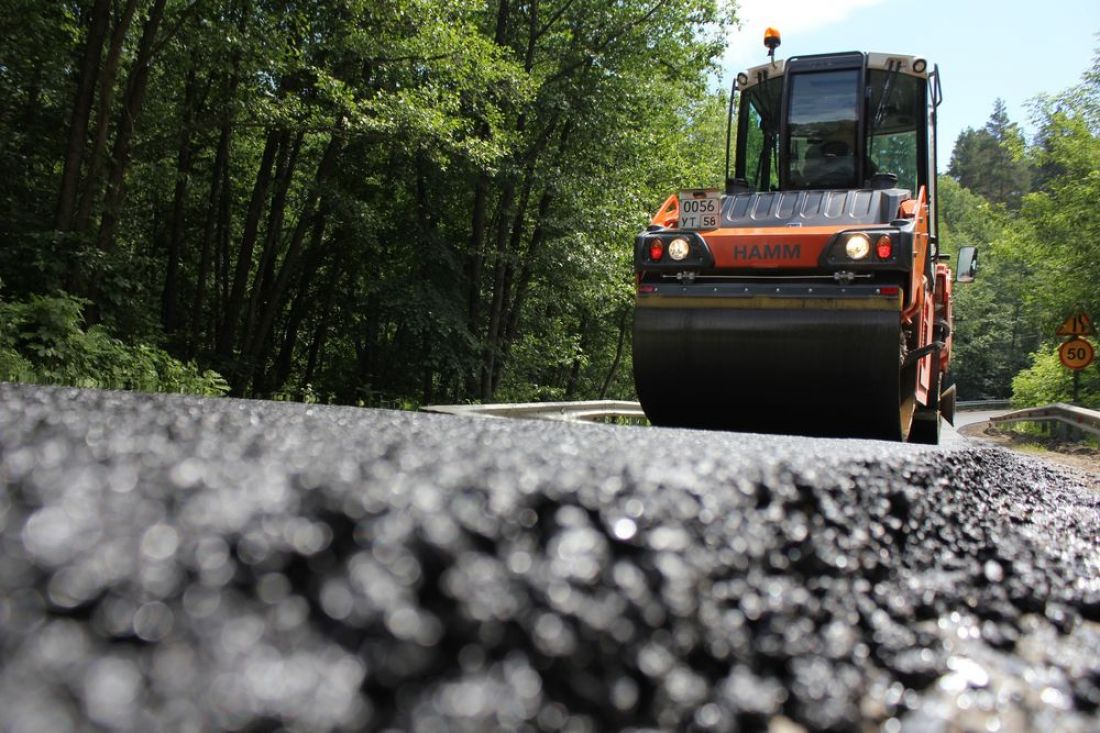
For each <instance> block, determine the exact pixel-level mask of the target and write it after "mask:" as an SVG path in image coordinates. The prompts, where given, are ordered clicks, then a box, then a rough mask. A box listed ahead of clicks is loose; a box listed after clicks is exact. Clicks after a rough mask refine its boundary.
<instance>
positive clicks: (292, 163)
mask: <svg viewBox="0 0 1100 733" xmlns="http://www.w3.org/2000/svg"><path fill="white" fill-rule="evenodd" d="M304 137H305V133H304V132H299V133H298V134H297V136H296V137H295V139H294V142H293V143H291V141H290V133H285V134H284V135H283V137H282V140H280V146H281V149H280V153H279V160H278V162H277V163H276V166H275V193H274V196H272V199H271V210H270V212H269V213H268V222H267V234H266V236H265V237H264V248H263V252H262V253H261V255H260V266H259V269H258V271H257V273H256V280H255V282H254V283H253V286H252V294H251V296H250V297H249V302H248V329H247V330H246V331H245V333H244V337H245V339H244V340H245V344H244V348H243V350H244V351H248V350H249V347H250V344H249V338H250V335H251V334H253V333H255V331H256V325H257V319H258V318H259V316H260V312H261V310H262V309H263V307H264V305H265V304H266V303H267V300H268V298H269V297H270V291H271V288H272V287H273V285H274V282H275V261H276V259H277V255H278V250H279V243H280V241H281V240H282V237H283V222H284V220H285V218H286V200H287V194H288V193H289V191H290V183H291V181H292V180H293V178H294V172H295V170H296V168H297V166H298V152H299V151H300V150H301V147H302V139H303V138H304Z"/></svg>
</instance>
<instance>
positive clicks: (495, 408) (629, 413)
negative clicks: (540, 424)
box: [420, 400, 645, 422]
mask: <svg viewBox="0 0 1100 733" xmlns="http://www.w3.org/2000/svg"><path fill="white" fill-rule="evenodd" d="M420 411H421V412H435V413H441V414H446V415H480V416H483V417H511V418H526V419H529V420H563V421H566V422H599V421H602V420H609V419H613V418H619V417H625V418H630V419H635V420H638V419H641V420H644V419H645V413H644V412H642V406H641V405H640V404H638V403H637V402H627V401H625V400H591V401H588V402H520V403H514V404H488V405H426V406H424V407H421V408H420Z"/></svg>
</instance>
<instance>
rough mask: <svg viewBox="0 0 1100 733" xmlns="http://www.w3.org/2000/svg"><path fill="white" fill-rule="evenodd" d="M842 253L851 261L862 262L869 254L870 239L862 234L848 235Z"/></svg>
mask: <svg viewBox="0 0 1100 733" xmlns="http://www.w3.org/2000/svg"><path fill="white" fill-rule="evenodd" d="M844 252H845V254H847V255H848V257H850V258H851V259H853V260H862V259H864V258H865V257H867V255H869V254H871V238H870V237H868V236H867V235H866V234H863V233H862V232H857V233H855V234H850V235H848V240H847V241H846V242H845V243H844Z"/></svg>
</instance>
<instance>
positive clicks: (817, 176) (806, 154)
mask: <svg viewBox="0 0 1100 733" xmlns="http://www.w3.org/2000/svg"><path fill="white" fill-rule="evenodd" d="M859 75H860V72H859V69H845V70H842V71H826V72H816V73H809V74H796V75H794V76H793V77H792V78H791V90H790V95H791V101H790V112H789V118H788V120H787V131H788V138H787V151H786V152H787V161H788V165H789V180H790V183H791V188H816V189H820V188H835V189H840V188H856V187H858V186H859V183H860V181H859V180H857V179H858V176H857V171H856V152H857V151H856V141H857V139H858V135H859V91H860V83H859Z"/></svg>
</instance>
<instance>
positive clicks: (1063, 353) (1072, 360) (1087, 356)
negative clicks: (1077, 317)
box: [1058, 338, 1096, 370]
mask: <svg viewBox="0 0 1100 733" xmlns="http://www.w3.org/2000/svg"><path fill="white" fill-rule="evenodd" d="M1095 356H1096V353H1095V351H1093V348H1092V344H1090V343H1089V342H1088V341H1085V340H1084V339H1081V338H1074V339H1070V340H1069V341H1067V342H1065V343H1064V344H1062V345H1061V346H1060V347H1058V358H1059V359H1061V360H1062V365H1063V366H1064V367H1066V368H1067V369H1074V370H1079V369H1084V368H1085V367H1087V366H1088V365H1089V364H1091V363H1092V360H1093V358H1094V357H1095Z"/></svg>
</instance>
